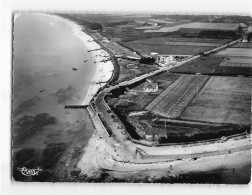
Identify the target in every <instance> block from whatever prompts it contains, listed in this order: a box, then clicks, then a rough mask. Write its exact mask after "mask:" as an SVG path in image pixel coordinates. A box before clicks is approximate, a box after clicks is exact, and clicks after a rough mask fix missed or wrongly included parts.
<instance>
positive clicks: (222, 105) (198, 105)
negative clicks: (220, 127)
mask: <svg viewBox="0 0 252 195" xmlns="http://www.w3.org/2000/svg"><path fill="white" fill-rule="evenodd" d="M251 87H252V82H251V79H250V78H244V77H211V79H210V80H209V81H208V82H207V83H206V85H205V86H204V88H203V89H202V90H201V91H200V93H199V94H198V95H197V96H196V98H194V99H193V101H191V103H190V104H189V105H188V106H187V107H186V109H185V110H184V111H183V112H182V114H181V116H180V117H179V118H180V119H184V120H193V121H206V122H213V123H222V124H227V123H231V124H238V125H251V112H250V110H251V94H250V93H251V92H250V89H251Z"/></svg>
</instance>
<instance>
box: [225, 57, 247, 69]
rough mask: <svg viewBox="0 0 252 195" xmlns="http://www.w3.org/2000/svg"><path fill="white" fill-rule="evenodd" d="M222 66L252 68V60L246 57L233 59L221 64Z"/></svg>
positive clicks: (227, 59)
mask: <svg viewBox="0 0 252 195" xmlns="http://www.w3.org/2000/svg"><path fill="white" fill-rule="evenodd" d="M220 66H232V67H248V68H252V59H251V58H245V57H242V58H241V57H231V58H226V59H225V60H223V61H222V62H221V64H220Z"/></svg>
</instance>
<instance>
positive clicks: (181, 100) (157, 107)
mask: <svg viewBox="0 0 252 195" xmlns="http://www.w3.org/2000/svg"><path fill="white" fill-rule="evenodd" d="M207 80H208V76H195V75H181V76H180V77H179V78H178V79H177V80H176V81H175V82H174V83H173V84H171V85H170V86H169V87H167V88H166V89H165V90H164V91H163V92H162V93H161V94H160V95H159V96H157V97H156V98H155V99H154V100H153V101H152V102H151V103H150V104H149V105H148V106H146V107H145V109H146V110H149V111H152V112H154V113H156V114H158V115H161V116H163V117H167V118H171V117H172V118H175V117H178V116H179V115H180V113H181V112H182V111H183V109H184V108H185V107H186V106H187V104H188V103H189V102H190V101H191V100H192V99H193V97H194V96H195V95H197V93H198V92H199V91H200V89H201V87H202V86H203V85H204V84H205V82H206V81H207Z"/></svg>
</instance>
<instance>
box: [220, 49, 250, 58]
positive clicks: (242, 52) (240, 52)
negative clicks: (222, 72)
mask: <svg viewBox="0 0 252 195" xmlns="http://www.w3.org/2000/svg"><path fill="white" fill-rule="evenodd" d="M215 55H217V56H226V57H250V58H252V48H227V49H224V50H221V51H219V52H217V53H216V54H215Z"/></svg>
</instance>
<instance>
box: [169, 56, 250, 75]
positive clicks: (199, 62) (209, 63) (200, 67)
mask: <svg viewBox="0 0 252 195" xmlns="http://www.w3.org/2000/svg"><path fill="white" fill-rule="evenodd" d="M248 61H250V62H251V58H247V57H235V58H234V57H230V58H229V59H227V58H225V57H224V56H210V57H205V58H199V59H196V60H193V61H191V62H188V63H185V64H184V65H182V66H180V67H178V68H174V69H172V70H170V72H174V73H191V74H194V73H201V74H212V75H230V76H231V75H245V76H251V75H252V69H251V68H250V66H248ZM227 62H229V63H230V62H231V63H236V66H235V64H233V66H232V64H231V65H229V64H228V63H227ZM240 64H242V65H240Z"/></svg>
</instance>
